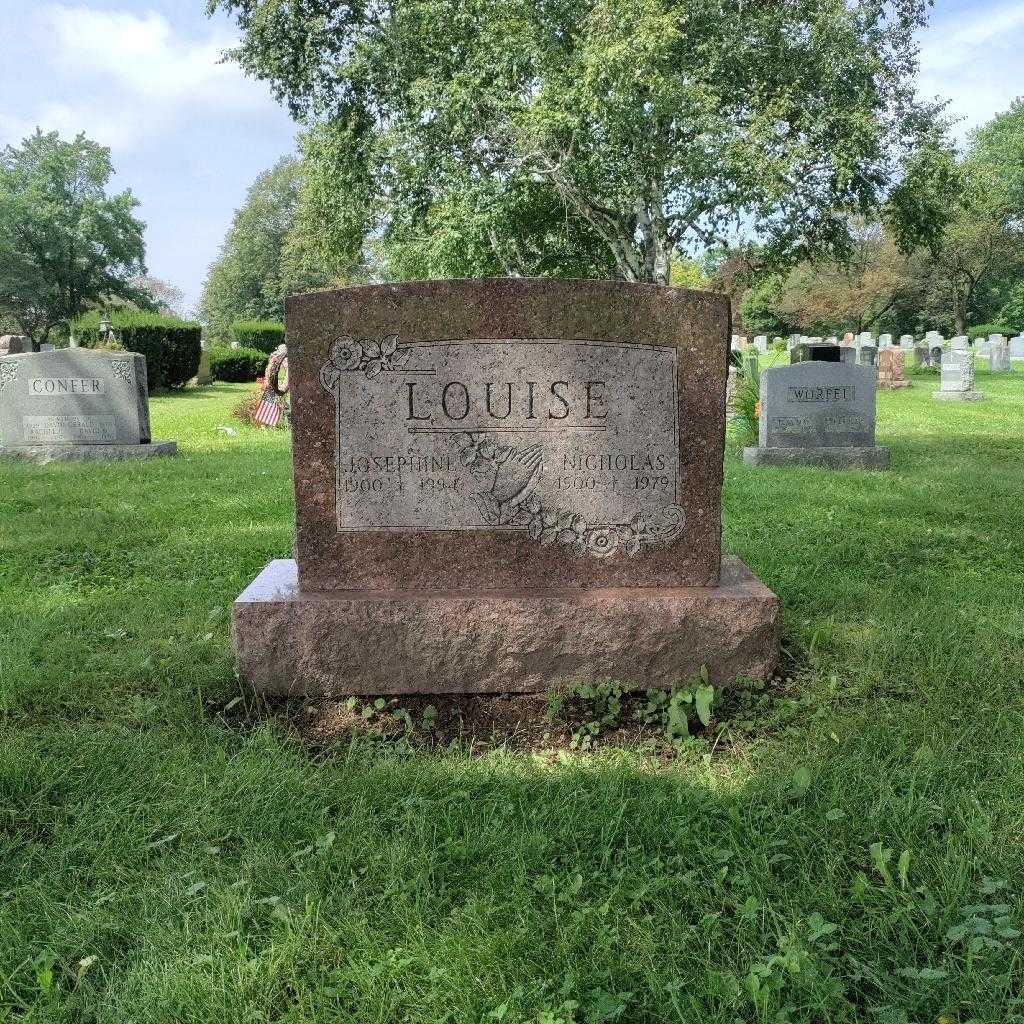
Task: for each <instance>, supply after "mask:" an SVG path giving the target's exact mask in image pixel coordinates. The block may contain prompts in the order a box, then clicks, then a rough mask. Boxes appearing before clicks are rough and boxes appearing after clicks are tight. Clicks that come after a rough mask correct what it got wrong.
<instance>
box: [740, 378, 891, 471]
mask: <svg viewBox="0 0 1024 1024" xmlns="http://www.w3.org/2000/svg"><path fill="white" fill-rule="evenodd" d="M743 454H744V459H745V460H746V461H747V462H748V463H750V464H752V465H816V466H828V467H832V468H837V469H847V468H863V469H885V468H886V467H887V466H888V465H889V450H888V449H887V448H879V447H877V446H876V445H875V374H874V371H873V370H872V369H870V368H869V367H866V366H854V365H850V364H848V363H842V362H840V363H834V362H828V363H826V362H817V361H811V360H808V361H805V362H801V363H795V364H793V365H791V366H781V367H776V368H771V369H767V370H765V371H764V372H763V373H762V374H761V415H760V418H759V421H758V445H757V447H756V448H747V449H745V450H744V453H743Z"/></svg>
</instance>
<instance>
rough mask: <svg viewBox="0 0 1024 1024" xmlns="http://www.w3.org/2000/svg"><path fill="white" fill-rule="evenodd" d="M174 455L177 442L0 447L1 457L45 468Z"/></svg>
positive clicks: (176, 449) (4, 445)
mask: <svg viewBox="0 0 1024 1024" xmlns="http://www.w3.org/2000/svg"><path fill="white" fill-rule="evenodd" d="M177 453H178V442H177V441H153V442H152V443H150V444H29V445H13V444H12V445H6V444H0V458H18V459H26V460H28V461H29V462H38V463H39V464H40V465H46V464H47V463H48V462H105V461H107V460H112V459H152V458H155V457H156V456H159V455H176V454H177Z"/></svg>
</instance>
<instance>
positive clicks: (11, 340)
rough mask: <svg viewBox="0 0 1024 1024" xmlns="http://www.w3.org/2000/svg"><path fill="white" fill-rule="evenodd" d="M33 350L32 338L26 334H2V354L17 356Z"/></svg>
mask: <svg viewBox="0 0 1024 1024" xmlns="http://www.w3.org/2000/svg"><path fill="white" fill-rule="evenodd" d="M31 351H32V339H31V338H29V337H27V336H26V335H24V334H4V335H3V336H0V356H16V355H22V354H24V353H26V352H31Z"/></svg>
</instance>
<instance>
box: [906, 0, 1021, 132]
mask: <svg viewBox="0 0 1024 1024" xmlns="http://www.w3.org/2000/svg"><path fill="white" fill-rule="evenodd" d="M1022 47H1024V5H1022V4H1020V3H1017V2H1014V3H998V4H977V5H975V6H973V7H966V8H962V9H961V10H959V11H957V12H956V13H955V14H951V15H948V16H947V17H945V18H940V19H939V20H937V21H935V22H933V24H932V25H931V26H929V28H928V29H927V30H926V32H925V33H924V35H923V37H922V40H921V73H920V76H919V79H918V91H919V92H920V93H921V95H922V96H926V97H929V98H930V97H933V96H940V97H943V98H945V99H948V100H949V101H950V105H949V108H948V110H949V113H950V114H951V115H952V116H953V117H956V118H959V119H960V120H959V123H958V124H957V125H956V126H955V128H954V133H955V134H956V136H957V137H958V138H959V139H961V140H963V139H964V138H965V137H966V136H967V133H968V132H969V131H970V130H971V129H972V128H975V127H977V126H978V125H980V124H983V123H984V122H985V121H988V120H990V119H991V118H992V117H993V116H994V115H995V114H997V113H999V112H1000V111H1002V110H1005V109H1006V108H1007V107H1009V105H1010V103H1011V102H1012V101H1013V100H1014V99H1015V98H1016V97H1017V96H1020V95H1022V94H1024V64H1021V62H1020V60H1019V53H1020V51H1021V49H1022Z"/></svg>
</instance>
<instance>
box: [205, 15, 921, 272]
mask: <svg viewBox="0 0 1024 1024" xmlns="http://www.w3.org/2000/svg"><path fill="white" fill-rule="evenodd" d="M209 8H210V10H211V11H213V10H216V9H223V10H225V11H227V12H229V13H231V14H233V15H234V16H235V17H236V18H237V20H238V23H239V25H240V27H241V28H242V30H243V39H242V43H241V45H240V47H239V48H238V49H237V50H236V51H235V54H234V56H235V57H236V58H237V60H238V61H239V62H240V63H241V64H242V66H243V67H244V68H245V70H246V71H248V72H249V73H251V74H253V75H255V76H257V77H259V78H262V79H265V80H267V81H269V82H270V83H271V85H272V87H273V88H274V90H275V92H276V94H277V95H278V96H279V98H281V99H283V100H285V101H286V102H287V103H288V104H289V106H290V108H291V110H292V112H293V113H294V114H295V115H296V116H297V117H299V118H300V119H303V120H304V121H305V122H306V123H307V124H308V125H309V126H310V128H311V131H310V134H309V136H308V138H307V147H306V154H307V161H308V163H309V173H310V176H311V182H314V183H315V187H314V188H313V189H312V190H311V198H315V199H316V200H317V201H318V202H319V207H317V204H316V203H313V206H314V208H318V209H319V210H320V216H321V222H322V223H324V224H326V223H328V222H329V224H330V235H329V236H327V241H326V242H325V244H326V245H328V246H329V248H330V250H331V252H330V255H331V257H332V258H333V259H334V260H336V261H338V262H339V263H340V264H348V265H355V264H356V263H358V261H359V260H360V259H361V258H362V253H363V250H364V248H365V246H366V244H367V242H368V241H370V242H372V243H373V245H374V247H375V248H376V250H377V251H378V252H379V253H380V258H381V259H382V260H383V261H384V262H385V263H386V264H387V265H388V266H389V267H390V266H394V267H395V268H397V274H398V275H399V276H401V275H408V274H416V275H419V276H423V275H425V274H428V273H431V274H450V273H456V272H457V273H465V272H471V273H472V272H478V273H487V272H492V271H494V270H497V271H499V272H504V273H519V274H544V273H546V274H580V273H584V274H587V275H590V276H593V275H600V276H607V274H608V273H609V272H613V273H615V274H616V275H617V276H619V277H621V278H624V279H627V280H645V281H658V282H663V283H664V282H668V281H669V279H670V275H671V267H672V261H673V257H674V256H677V255H686V254H695V253H699V252H701V251H702V250H703V249H704V248H706V247H708V246H713V245H719V244H722V243H725V242H728V241H729V240H730V239H731V238H733V237H734V236H735V234H736V233H737V232H739V231H745V232H748V233H753V234H754V235H756V237H757V238H758V239H759V241H760V243H761V246H762V250H763V253H764V258H765V259H766V260H771V261H773V262H777V263H786V262H793V261H796V260H799V259H802V258H807V257H811V256H815V255H819V254H822V253H826V254H830V255H834V256H843V255H845V254H846V253H847V252H848V251H849V250H850V246H851V236H850V219H851V216H853V215H858V216H862V217H866V218H869V219H870V218H876V219H877V218H878V217H879V216H881V214H882V211H883V210H884V209H885V208H886V207H887V204H888V203H889V202H890V199H891V197H892V190H893V185H894V184H895V183H896V182H897V181H898V179H899V175H900V172H901V168H902V166H903V164H904V162H905V161H906V159H907V157H908V156H909V155H910V154H912V153H914V152H915V151H916V150H917V149H918V148H919V147H920V146H921V144H922V143H923V142H925V141H927V140H928V139H930V138H931V137H932V136H933V135H934V132H935V120H936V108H935V107H934V106H930V105H928V104H922V103H919V102H918V101H917V100H916V99H915V96H914V91H913V79H914V72H915V70H916V65H917V51H916V46H915V43H914V32H915V30H916V29H917V28H918V27H919V26H920V25H921V24H922V23H923V21H924V11H925V8H926V0H893V2H885V0H799V2H797V3H786V4H772V3H760V4H756V3H755V4H743V5H739V4H708V3H705V2H703V0H479V2H474V3H466V4H452V3H449V2H446V0H445V2H442V0H406V2H399V3H395V4H387V5H385V4H366V3H336V2H334V0H289V2H287V3H284V2H281V0H209ZM318 178H319V180H318Z"/></svg>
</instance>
